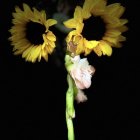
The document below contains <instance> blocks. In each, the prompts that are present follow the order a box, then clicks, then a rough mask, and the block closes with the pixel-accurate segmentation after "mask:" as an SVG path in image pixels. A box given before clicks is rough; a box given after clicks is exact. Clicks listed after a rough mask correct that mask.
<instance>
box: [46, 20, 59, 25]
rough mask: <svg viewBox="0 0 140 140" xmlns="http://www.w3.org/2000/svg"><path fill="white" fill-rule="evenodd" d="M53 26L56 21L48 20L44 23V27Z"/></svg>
mask: <svg viewBox="0 0 140 140" xmlns="http://www.w3.org/2000/svg"><path fill="white" fill-rule="evenodd" d="M55 24H57V21H56V20H55V19H48V20H47V21H46V22H45V25H46V26H47V27H50V26H53V25H55Z"/></svg>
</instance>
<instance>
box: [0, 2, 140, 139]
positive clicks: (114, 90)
mask: <svg viewBox="0 0 140 140" xmlns="http://www.w3.org/2000/svg"><path fill="white" fill-rule="evenodd" d="M48 1H49V2H48V4H50V5H49V6H52V7H53V6H54V5H51V1H50V0H48ZM23 2H26V3H27V4H29V5H30V6H35V5H36V6H37V5H38V3H39V2H40V0H35V1H34V0H30V1H29V0H12V1H9V0H2V1H1V4H0V89H1V91H0V93H1V95H2V98H1V99H2V101H3V102H2V106H1V108H2V110H4V113H2V116H4V120H1V121H2V122H4V127H5V128H6V131H5V132H6V134H5V138H4V139H6V140H7V139H8V138H10V139H15V140H43V139H46V140H54V139H61V140H67V128H66V123H65V93H66V90H67V82H66V74H67V73H66V70H65V67H64V60H63V58H64V54H63V53H61V50H59V49H57V50H56V52H54V54H53V55H51V56H50V57H49V61H48V63H46V62H45V61H44V60H43V59H42V61H41V62H40V63H38V62H37V63H35V64H32V63H29V62H25V61H24V59H22V58H21V56H14V55H13V54H12V46H11V45H10V42H9V41H8V40H7V38H8V37H9V36H10V34H9V33H8V30H9V29H10V27H11V25H12V24H11V19H12V12H13V11H14V7H15V5H21V4H22V3H23ZM109 2H110V3H114V2H117V0H109ZM119 2H120V3H121V4H122V5H123V6H125V7H126V12H125V14H124V17H125V18H127V19H128V20H129V23H128V24H127V26H128V27H129V30H128V31H127V32H126V33H125V36H126V37H127V41H126V42H124V43H123V47H122V48H121V49H115V48H114V49H113V55H112V56H111V57H106V56H103V57H101V58H99V57H97V56H96V55H95V54H93V53H92V54H90V55H89V56H88V60H89V62H90V64H91V65H94V67H95V68H96V73H95V75H94V76H93V78H92V86H91V87H90V88H89V89H87V90H85V93H86V94H87V96H88V101H87V102H86V103H83V104H77V103H75V109H76V118H75V119H74V126H75V135H76V140H129V139H131V140H132V139H140V137H139V136H138V134H139V129H140V123H139V119H140V118H139V117H140V116H139V115H140V112H139V107H138V105H139V91H138V88H139V85H138V83H139V76H138V74H139V68H138V67H139V51H138V48H139V43H138V42H139V34H138V29H139V24H138V21H136V19H138V18H139V14H138V11H139V6H140V4H139V3H138V1H136V0H134V1H128V0H120V1H119ZM49 6H48V7H49ZM39 7H43V5H39ZM51 9H53V8H51ZM56 34H58V35H59V33H58V32H57V31H56ZM62 36H63V35H62ZM59 40H61V37H60V39H59ZM62 50H63V49H62ZM57 51H58V55H57ZM59 56H60V57H59ZM56 59H57V61H56ZM3 97H4V98H3ZM7 137H8V138H7ZM136 137H137V138H136Z"/></svg>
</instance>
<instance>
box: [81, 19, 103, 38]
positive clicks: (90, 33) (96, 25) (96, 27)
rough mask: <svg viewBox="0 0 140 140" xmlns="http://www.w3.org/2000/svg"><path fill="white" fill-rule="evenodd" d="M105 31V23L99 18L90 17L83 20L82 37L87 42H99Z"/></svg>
mask: <svg viewBox="0 0 140 140" xmlns="http://www.w3.org/2000/svg"><path fill="white" fill-rule="evenodd" d="M105 31H106V28H105V23H104V21H103V20H102V18H101V17H99V16H98V17H93V16H91V17H90V18H89V19H86V20H84V28H83V31H82V35H83V36H84V37H85V38H86V39H88V40H101V39H102V37H103V36H104V33H105Z"/></svg>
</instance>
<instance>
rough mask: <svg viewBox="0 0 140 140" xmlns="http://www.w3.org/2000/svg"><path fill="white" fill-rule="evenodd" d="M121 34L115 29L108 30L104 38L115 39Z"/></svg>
mask: <svg viewBox="0 0 140 140" xmlns="http://www.w3.org/2000/svg"><path fill="white" fill-rule="evenodd" d="M120 34H121V32H120V31H119V30H116V29H108V30H107V31H106V33H105V36H108V37H117V36H119V35H120Z"/></svg>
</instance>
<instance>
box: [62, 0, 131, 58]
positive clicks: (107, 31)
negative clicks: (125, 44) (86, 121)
mask: <svg viewBox="0 0 140 140" xmlns="http://www.w3.org/2000/svg"><path fill="white" fill-rule="evenodd" d="M124 11H125V8H124V7H123V6H121V4H120V3H114V4H110V5H107V0H85V2H84V4H83V7H80V6H77V7H76V8H75V12H74V17H73V18H72V19H69V20H67V21H65V22H64V25H65V26H66V27H67V28H71V29H73V30H72V31H71V32H70V33H69V34H68V36H67V38H66V42H67V48H68V50H69V51H70V52H71V53H74V54H75V55H79V54H81V53H84V54H85V55H88V54H90V53H91V52H92V51H94V52H95V53H96V54H97V55H98V56H102V55H107V56H111V54H112V47H117V48H119V47H121V42H122V41H125V40H126V38H125V37H124V36H123V35H122V33H123V32H125V31H126V30H127V27H126V26H125V24H126V23H127V22H128V21H127V19H121V16H122V14H123V13H124ZM97 18H98V19H99V18H100V20H102V22H103V24H104V27H103V28H100V30H101V31H100V32H102V36H101V37H100V38H94V37H95V36H96V35H94V34H98V30H97V29H96V27H95V26H94V22H96V20H97ZM98 26H99V25H98ZM95 30H97V33H96V32H95V33H94V31H95ZM89 36H90V37H89Z"/></svg>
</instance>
